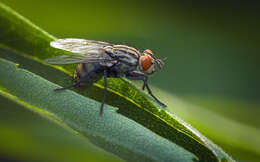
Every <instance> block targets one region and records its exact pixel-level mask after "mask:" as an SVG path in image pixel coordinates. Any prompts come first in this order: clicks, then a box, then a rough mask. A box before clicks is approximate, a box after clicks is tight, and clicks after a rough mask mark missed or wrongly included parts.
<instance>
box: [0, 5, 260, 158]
mask: <svg viewBox="0 0 260 162" xmlns="http://www.w3.org/2000/svg"><path fill="white" fill-rule="evenodd" d="M1 2H4V3H5V4H7V5H9V6H10V7H11V8H13V9H14V10H16V11H18V12H19V13H20V14H21V15H23V16H25V17H26V18H28V19H29V20H31V21H32V22H33V23H35V24H36V25H38V26H39V27H41V28H43V29H44V30H46V31H47V32H49V33H50V34H53V35H54V36H56V37H58V38H64V37H72V38H85V39H93V40H102V41H108V42H112V43H115V44H126V45H130V46H133V47H136V48H138V49H140V50H141V51H142V50H144V49H146V48H150V49H152V50H153V51H154V53H155V55H157V56H158V57H160V58H165V57H167V60H166V61H165V66H164V68H163V70H162V71H161V72H158V73H156V74H155V75H154V76H153V77H151V78H150V83H151V84H152V85H153V86H154V87H156V88H159V89H160V90H159V92H158V93H157V94H161V95H162V96H164V97H163V98H162V100H163V101H164V102H166V103H170V100H171V97H170V96H177V97H178V98H181V99H182V100H183V101H184V102H187V103H190V104H192V105H194V109H192V110H189V109H185V110H182V109H181V107H180V108H178V106H177V104H174V103H172V104H171V103H170V105H171V106H173V110H172V112H176V113H177V115H179V116H181V117H183V118H184V119H185V120H186V121H188V122H190V123H191V124H192V125H193V126H195V127H196V128H197V129H198V130H200V131H201V132H202V133H204V134H205V135H207V136H208V137H209V138H210V139H212V140H213V141H214V142H216V143H217V144H219V145H220V146H221V147H223V148H224V150H226V151H227V153H230V154H231V155H232V156H233V157H234V158H235V159H237V160H239V161H257V160H258V159H260V150H259V149H258V150H254V148H256V147H253V146H252V147H251V146H250V143H249V144H248V143H247V144H248V146H244V145H239V141H240V140H241V139H240V138H239V131H238V130H240V131H241V132H246V131H247V130H241V128H245V129H247V128H250V130H251V129H254V130H255V132H254V133H251V132H248V136H246V135H243V137H241V138H242V139H247V138H251V139H250V140H251V143H252V144H255V145H257V144H260V142H259V139H254V138H252V137H251V136H250V135H253V137H257V135H259V137H260V134H258V133H259V132H260V131H259V129H260V126H259V124H260V119H259V116H260V106H259V105H260V100H259V99H260V93H259V90H260V88H259V83H260V76H259V69H260V64H259V63H260V57H259V54H260V45H259V42H260V40H259V38H260V32H259V29H260V21H259V20H260V10H259V9H260V7H259V5H258V3H257V2H254V1H242V0H240V1H235V0H230V1H218V2H213V1H202V0H199V1H192V0H184V1H179V0H172V1H170V0H169V1H138V0H132V1H130V0H129V1H124V0H118V1H105V0H98V1H88V0H73V1H66V0H56V1H53V0H44V1H43V0H42V1H35V0H22V1H18V0H1ZM156 92H157V91H156ZM155 94H156V93H155ZM1 100H2V101H1V102H0V106H1V110H0V112H1V116H2V115H3V114H4V113H5V114H4V116H5V117H6V118H9V117H10V118H16V116H20V118H21V119H20V120H18V119H16V120H15V122H14V125H13V127H16V126H17V123H18V124H20V126H21V127H22V126H24V124H21V123H23V122H25V123H26V125H27V126H28V129H29V128H30V127H31V128H32V130H34V132H33V131H32V134H33V133H36V134H37V132H38V131H36V130H35V129H36V128H37V126H39V125H41V126H42V127H43V128H45V127H46V129H48V128H49V127H55V126H52V124H50V122H47V121H45V120H40V119H37V120H36V117H34V115H33V114H32V113H30V112H27V110H20V109H19V108H18V107H19V106H17V105H13V106H12V105H11V104H6V102H5V100H4V99H1ZM3 103H5V105H4V104H3ZM8 105H9V106H8ZM10 105H11V106H10ZM196 107H199V108H198V109H196ZM9 109H11V111H13V112H14V113H10V112H9V111H10V110H9ZM20 111H23V113H20ZM205 111H210V113H211V114H217V115H218V116H220V117H221V118H222V117H223V118H225V119H228V120H230V122H231V123H233V124H234V123H236V124H237V125H238V126H240V125H242V126H245V127H238V128H237V129H236V130H237V131H238V132H234V131H233V133H234V134H233V135H237V137H236V138H237V141H236V142H237V143H236V144H233V143H231V142H230V143H229V141H227V142H226V141H223V140H222V139H223V137H225V136H228V137H229V138H233V137H232V136H230V134H225V133H224V132H214V130H213V132H212V131H211V132H210V130H209V129H208V128H207V127H210V125H207V127H206V126H205V127H203V124H201V123H203V122H204V123H207V122H209V123H214V124H215V125H214V126H218V127H219V128H220V130H221V128H222V125H219V124H218V122H219V121H218V119H219V118H217V120H215V121H210V120H211V119H210V117H207V118H206V119H207V120H206V119H205V120H204V116H203V115H201V116H199V114H200V113H201V114H203V113H204V112H205ZM191 112H194V113H195V114H196V113H197V114H198V115H197V116H196V115H192V114H191ZM18 113H19V114H18ZM23 116H26V121H24V118H23ZM35 120H36V121H37V122H38V124H35V123H37V122H35ZM5 121H6V120H5V119H3V118H1V120H0V124H1V125H2V126H1V127H3V128H4V127H6V128H7V126H6V125H5V124H4V123H5ZM28 121H33V123H32V122H28ZM15 123H16V124H15ZM219 123H221V122H219ZM227 123H229V122H227ZM214 126H212V127H214ZM202 127H203V128H202ZM225 127H228V125H225ZM230 127H231V126H230ZM1 129H2V128H1ZM41 130H44V129H41ZM53 130H58V131H57V132H59V133H60V134H63V133H62V132H65V131H64V130H63V129H61V128H57V129H54V128H53ZM248 130H249V129H248ZM221 131H223V130H221ZM231 131H232V130H231ZM48 132H49V130H44V131H41V133H47V134H42V136H41V137H45V136H48V135H49V134H50V132H49V133H48ZM54 132H55V131H54ZM54 134H55V133H54ZM57 134H58V133H57ZM217 134H221V135H222V136H221V135H220V136H221V137H219V135H217ZM244 134H245V133H244ZM231 135H232V134H231ZM3 136H4V135H3ZM27 138H29V137H27ZM54 138H55V136H54V135H52V138H51V137H50V138H48V139H52V140H54V141H55V139H54ZM67 138H68V141H67V140H66V139H67ZM67 138H66V137H64V141H67V142H69V143H71V142H72V141H77V138H76V137H74V136H72V135H70V136H69V135H68V137H67ZM74 138H75V139H74ZM46 139H47V138H46ZM69 140H71V141H69ZM227 140H228V138H227ZM254 140H255V141H256V142H254ZM5 141H6V145H2V144H0V156H1V154H3V156H1V157H3V158H5V160H7V159H9V160H11V159H13V160H16V159H17V158H19V157H23V156H22V155H24V156H25V155H26V154H25V153H24V154H22V153H20V154H18V153H17V152H16V153H10V152H12V151H9V152H8V151H4V150H6V149H7V148H8V149H9V150H13V151H15V149H14V148H12V147H10V148H9V144H8V143H13V144H15V141H8V139H6V140H5ZM38 141H42V140H41V138H39V140H38ZM32 143H33V142H32ZM34 144H35V143H34ZM59 144H60V145H59ZM59 144H57V145H55V146H56V147H61V146H62V142H60V143H59ZM38 145H39V146H40V147H43V145H44V143H43V142H41V144H40V143H39V144H38ZM86 145H87V144H86ZM36 146H37V144H35V146H33V147H32V148H37V147H36ZM44 146H45V145H44ZM28 147H29V146H28ZM45 147H46V148H49V147H50V148H52V146H51V145H50V146H45ZM74 147H75V148H77V147H76V145H75V146H74ZM82 147H83V148H81V149H85V148H84V147H86V149H87V146H85V145H84V146H83V145H82ZM89 147H90V148H91V149H90V150H93V149H94V150H98V151H97V153H96V154H97V156H96V157H100V156H98V155H99V154H100V155H103V154H105V155H104V156H105V157H104V159H106V158H111V159H113V160H115V158H114V157H112V156H110V155H108V154H106V153H104V152H103V151H101V150H99V149H97V148H95V147H94V146H92V145H90V146H89ZM29 148H30V147H29ZM29 148H28V149H29ZM248 148H250V149H248ZM259 148H260V145H259ZM43 150H44V149H43ZM53 150H55V149H53ZM57 150H60V152H62V151H64V150H61V149H60V148H57ZM71 150H73V149H71ZM79 150H80V149H79ZM16 151H17V150H16ZM28 151H29V150H28ZM67 151H68V150H67ZM99 151H100V152H99ZM25 152H26V151H25ZM64 152H66V151H64ZM64 152H63V153H64ZM90 152H91V151H90ZM9 153H10V154H9ZM9 155H10V156H9ZM14 155H15V156H14ZM73 155H74V156H79V155H80V154H73ZM28 156H31V155H28ZM42 156H44V157H45V160H47V159H46V157H50V155H47V153H46V155H42ZM106 156H107V157H106ZM35 157H37V156H35ZM51 157H52V156H51ZM53 157H55V155H53ZM96 157H95V155H93V159H96ZM38 158H39V157H38ZM86 158H87V157H86ZM25 159H26V158H25ZM42 159H44V158H42ZM82 159H84V157H82ZM31 160H33V158H31ZM64 161H66V159H64ZM67 161H70V160H68V159H67ZM97 161H102V158H97Z"/></svg>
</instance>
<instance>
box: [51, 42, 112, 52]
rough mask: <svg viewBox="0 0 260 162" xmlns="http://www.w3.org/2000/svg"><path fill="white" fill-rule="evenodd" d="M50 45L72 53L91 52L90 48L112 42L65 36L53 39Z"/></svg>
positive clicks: (93, 48) (94, 48)
mask: <svg viewBox="0 0 260 162" xmlns="http://www.w3.org/2000/svg"><path fill="white" fill-rule="evenodd" d="M50 45H51V46H52V47H54V48H58V49H62V50H65V51H70V52H72V53H79V54H85V53H89V51H90V50H96V49H99V48H103V47H105V46H109V45H112V44H110V43H106V42H101V41H94V40H86V39H76V38H65V39H57V40H55V41H52V42H51V43H50Z"/></svg>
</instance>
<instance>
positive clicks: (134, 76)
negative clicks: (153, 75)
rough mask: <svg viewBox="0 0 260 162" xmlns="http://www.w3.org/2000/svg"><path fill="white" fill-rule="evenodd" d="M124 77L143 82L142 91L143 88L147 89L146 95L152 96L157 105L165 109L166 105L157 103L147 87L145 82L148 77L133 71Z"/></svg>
mask: <svg viewBox="0 0 260 162" xmlns="http://www.w3.org/2000/svg"><path fill="white" fill-rule="evenodd" d="M126 77H127V78H128V79H132V80H142V81H143V82H144V84H143V87H142V89H143V90H144V89H145V88H146V89H147V91H148V93H149V95H150V96H152V98H153V99H154V100H155V101H156V102H157V103H159V104H160V105H162V106H163V107H166V105H165V104H164V103H162V102H161V101H159V100H158V99H157V98H156V97H155V96H154V95H153V93H152V90H151V89H150V87H149V86H148V83H147V80H148V77H147V75H145V74H144V73H142V72H138V71H133V72H129V73H127V74H126Z"/></svg>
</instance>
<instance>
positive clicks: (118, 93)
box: [0, 3, 233, 161]
mask: <svg viewBox="0 0 260 162" xmlns="http://www.w3.org/2000/svg"><path fill="white" fill-rule="evenodd" d="M0 33H1V37H0V44H1V51H0V52H1V53H0V56H1V57H2V58H5V59H7V60H10V61H12V62H15V63H18V64H19V68H18V67H16V66H15V64H14V63H12V62H9V61H6V60H3V59H1V61H0V62H1V63H0V68H1V69H0V77H1V80H0V86H2V90H1V94H2V95H3V96H6V97H8V98H10V99H12V100H13V101H14V102H18V103H20V104H22V105H24V106H25V107H27V108H29V109H30V110H34V111H36V112H38V113H40V114H42V115H43V116H46V117H48V118H50V119H52V120H54V121H56V122H58V123H62V125H65V126H66V127H68V128H71V129H73V131H74V132H76V133H79V134H81V135H83V136H86V137H88V139H90V140H91V141H92V142H93V143H94V144H96V145H98V146H100V147H101V148H103V149H105V150H108V151H110V152H112V153H114V154H116V155H118V156H119V157H121V158H123V159H126V160H141V161H145V160H152V161H169V160H171V161H192V160H194V159H198V160H199V161H220V160H223V161H233V160H232V158H231V157H229V156H228V155H227V154H226V153H225V152H224V151H223V150H222V149H220V148H219V147H217V146H216V145H215V144H213V143H212V142H211V141H210V140H208V139H207V138H206V137H204V136H203V135H201V134H200V133H199V132H198V131H197V130H195V129H194V128H192V127H191V126H190V125H188V124H187V123H185V122H184V121H182V120H181V119H180V118H178V117H177V116H175V115H173V114H170V113H169V112H168V111H167V110H164V109H162V108H160V106H158V105H157V104H156V103H154V102H153V100H151V99H150V97H149V96H147V95H146V94H145V93H143V92H141V91H140V90H139V89H137V88H135V86H134V85H132V83H130V82H129V81H127V80H124V79H114V78H113V79H109V80H108V87H109V88H108V91H109V94H108V97H107V100H106V104H109V105H111V106H113V107H114V108H113V107H111V106H108V105H106V106H105V108H104V109H105V111H104V115H103V116H102V117H100V116H99V115H98V111H99V106H100V103H98V102H96V101H94V100H97V101H101V100H102V96H103V93H102V92H103V90H102V88H103V81H102V80H100V81H98V82H97V83H95V84H94V86H92V87H89V88H87V89H86V91H84V92H81V93H80V94H81V95H80V94H78V93H75V92H73V91H70V90H66V91H64V92H61V93H56V94H55V93H54V92H53V89H54V88H55V87H57V84H58V85H60V86H65V85H68V84H70V83H71V82H72V81H71V78H70V76H69V75H68V74H70V75H71V74H72V73H73V71H74V68H75V67H74V66H63V67H55V66H53V67H51V66H47V65H44V64H42V61H41V60H43V59H46V58H49V57H51V56H55V55H59V54H61V53H64V51H61V50H57V49H54V48H51V47H50V46H49V43H50V41H52V40H54V39H55V38H54V37H53V36H51V35H49V34H48V33H46V32H44V31H43V30H41V29H40V28H38V27H37V26H35V25H33V24H32V23H31V22H29V21H28V20H26V19H25V18H23V17H22V16H20V15H19V14H17V13H16V12H14V11H13V10H11V9H10V8H8V7H6V6H5V5H3V4H1V3H0ZM93 99H94V100H93ZM115 107H117V108H118V110H117V111H116V109H115ZM145 127H146V128H145ZM166 139H167V140H166ZM183 148H184V149H183Z"/></svg>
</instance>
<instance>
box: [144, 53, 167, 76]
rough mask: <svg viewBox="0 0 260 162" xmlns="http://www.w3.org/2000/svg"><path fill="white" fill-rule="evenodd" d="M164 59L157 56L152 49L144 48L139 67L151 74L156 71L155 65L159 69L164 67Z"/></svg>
mask: <svg viewBox="0 0 260 162" xmlns="http://www.w3.org/2000/svg"><path fill="white" fill-rule="evenodd" d="M163 64H164V63H163V61H162V60H160V59H158V58H156V57H155V56H154V54H153V52H152V50H150V49H146V50H144V52H143V53H142V55H141V56H140V58H139V69H140V70H141V71H142V72H144V73H145V74H147V75H151V74H153V73H154V72H155V66H154V65H156V66H157V68H158V69H159V70H161V69H162V66H163Z"/></svg>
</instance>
